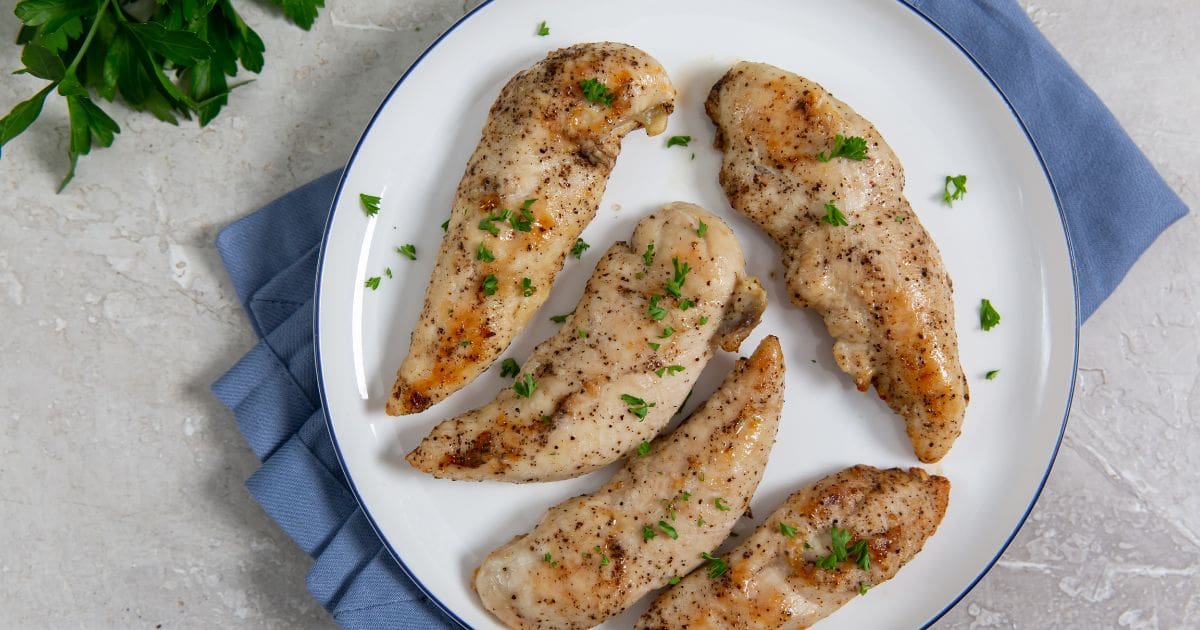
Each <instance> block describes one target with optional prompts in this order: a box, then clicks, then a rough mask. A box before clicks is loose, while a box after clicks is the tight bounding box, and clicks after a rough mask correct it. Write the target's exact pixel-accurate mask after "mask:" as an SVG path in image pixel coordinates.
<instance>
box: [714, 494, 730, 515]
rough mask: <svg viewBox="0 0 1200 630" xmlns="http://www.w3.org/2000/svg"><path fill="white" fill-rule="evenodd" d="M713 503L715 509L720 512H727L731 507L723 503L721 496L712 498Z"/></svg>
mask: <svg viewBox="0 0 1200 630" xmlns="http://www.w3.org/2000/svg"><path fill="white" fill-rule="evenodd" d="M713 505H715V506H716V507H717V509H718V510H721V511H722V512H728V511H729V510H730V509H731V508H730V507H729V504H727V503H725V499H723V498H721V497H717V498H715V499H713Z"/></svg>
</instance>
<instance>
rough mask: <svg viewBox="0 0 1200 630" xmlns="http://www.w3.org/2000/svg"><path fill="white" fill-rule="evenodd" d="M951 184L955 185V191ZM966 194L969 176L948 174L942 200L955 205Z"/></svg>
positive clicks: (949, 204)
mask: <svg viewBox="0 0 1200 630" xmlns="http://www.w3.org/2000/svg"><path fill="white" fill-rule="evenodd" d="M951 186H954V190H953V191H951V190H950V187H951ZM965 194H967V176H966V175H954V176H950V175H947V176H946V184H945V187H944V188H943V190H942V201H945V202H946V205H948V206H951V207H953V206H954V202H955V201H958V200H959V199H962V198H963V195H965Z"/></svg>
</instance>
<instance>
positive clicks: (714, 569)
mask: <svg viewBox="0 0 1200 630" xmlns="http://www.w3.org/2000/svg"><path fill="white" fill-rule="evenodd" d="M700 557H701V558H704V559H705V560H708V579H710V580H715V579H717V578H719V577H721V576H722V575H724V574H725V572H726V571H728V570H729V565H728V564H726V563H725V561H724V560H723V559H721V558H718V557H717V556H714V555H712V554H710V553H708V552H707V551H706V552H704V553H701V554H700Z"/></svg>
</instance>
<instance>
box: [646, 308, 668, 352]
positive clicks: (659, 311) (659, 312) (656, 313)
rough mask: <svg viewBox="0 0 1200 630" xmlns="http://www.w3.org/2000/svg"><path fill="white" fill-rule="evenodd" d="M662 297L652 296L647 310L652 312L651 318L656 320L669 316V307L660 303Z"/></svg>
mask: <svg viewBox="0 0 1200 630" xmlns="http://www.w3.org/2000/svg"><path fill="white" fill-rule="evenodd" d="M660 299H662V298H660V297H658V296H657V295H652V296H650V306H649V307H648V309H647V312H648V313H649V314H650V319H652V320H654V321H656V322H661V321H662V320H663V318H664V317H666V316H667V309H665V308H663V307H661V306H659V305H658V301H659V300H660ZM656 349H657V348H656Z"/></svg>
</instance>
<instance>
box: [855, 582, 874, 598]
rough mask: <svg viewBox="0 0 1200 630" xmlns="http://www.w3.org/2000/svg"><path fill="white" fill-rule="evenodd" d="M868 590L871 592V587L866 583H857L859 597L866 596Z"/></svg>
mask: <svg viewBox="0 0 1200 630" xmlns="http://www.w3.org/2000/svg"><path fill="white" fill-rule="evenodd" d="M869 590H871V585H870V584H867V583H866V582H859V583H858V594H859V595H866V594H867V591H869Z"/></svg>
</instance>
